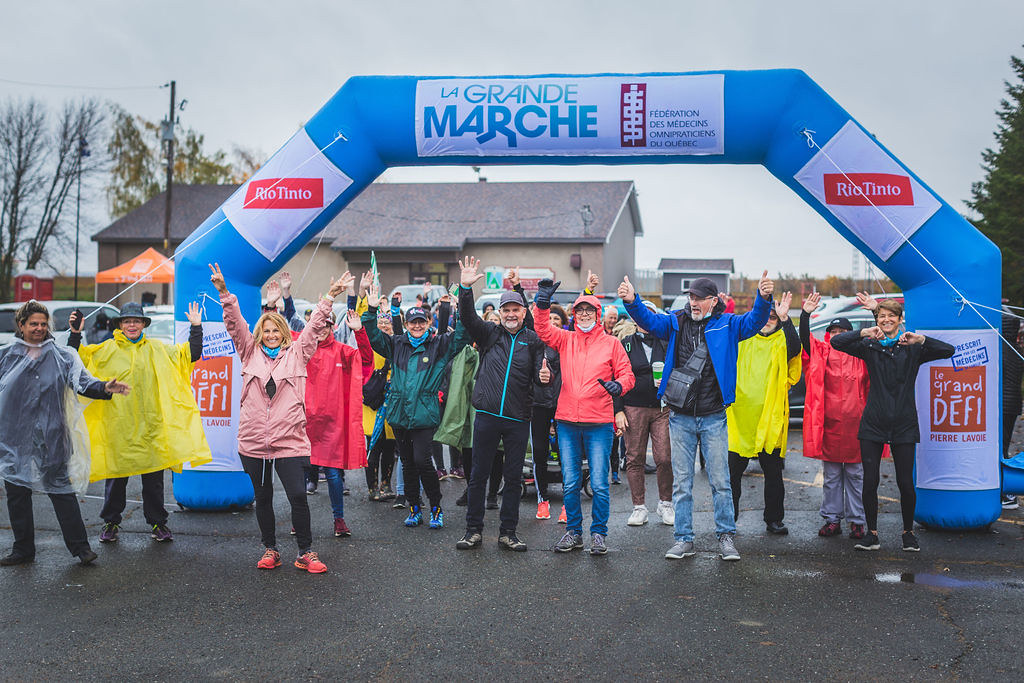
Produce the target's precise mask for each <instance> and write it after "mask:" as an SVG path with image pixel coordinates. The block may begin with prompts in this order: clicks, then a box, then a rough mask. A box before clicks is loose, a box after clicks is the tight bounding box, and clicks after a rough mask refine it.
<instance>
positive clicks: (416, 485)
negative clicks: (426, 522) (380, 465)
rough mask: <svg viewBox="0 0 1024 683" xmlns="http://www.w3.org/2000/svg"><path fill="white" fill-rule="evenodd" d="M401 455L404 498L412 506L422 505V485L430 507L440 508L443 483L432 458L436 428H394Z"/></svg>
mask: <svg viewBox="0 0 1024 683" xmlns="http://www.w3.org/2000/svg"><path fill="white" fill-rule="evenodd" d="M392 429H394V430H395V441H397V442H398V456H399V457H400V458H401V459H402V478H403V479H404V480H405V498H406V500H408V501H409V504H410V506H412V505H416V506H422V504H423V503H422V500H421V499H420V484H421V483H422V484H423V490H424V491H425V492H426V494H427V499H428V500H429V501H430V507H431V508H434V507H439V506H440V505H441V482H439V481H438V479H437V470H435V469H434V462H433V460H432V459H431V455H432V449H433V446H432V445H431V444H432V443H433V440H434V432H435V431H436V429H435V428H433V427H431V428H428V429H402V428H400V427H395V426H394V425H392Z"/></svg>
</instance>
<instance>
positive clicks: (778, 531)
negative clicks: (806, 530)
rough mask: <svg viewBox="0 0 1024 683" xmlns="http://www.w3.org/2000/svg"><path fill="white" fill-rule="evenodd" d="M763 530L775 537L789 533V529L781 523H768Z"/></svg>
mask: <svg viewBox="0 0 1024 683" xmlns="http://www.w3.org/2000/svg"><path fill="white" fill-rule="evenodd" d="M764 528H765V531H767V532H768V533H770V534H775V535H776V536H785V535H786V534H788V533H789V528H788V527H787V526H786V525H785V524H783V523H782V522H768V523H767V524H765V525H764Z"/></svg>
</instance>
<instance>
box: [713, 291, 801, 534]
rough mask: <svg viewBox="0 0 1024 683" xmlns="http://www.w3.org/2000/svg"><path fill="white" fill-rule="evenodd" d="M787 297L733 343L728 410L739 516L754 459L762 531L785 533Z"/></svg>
mask: <svg viewBox="0 0 1024 683" xmlns="http://www.w3.org/2000/svg"><path fill="white" fill-rule="evenodd" d="M792 299H793V295H792V294H791V293H790V292H786V293H785V294H783V295H782V296H781V297H780V298H779V300H778V301H777V302H775V307H774V309H773V310H772V311H771V314H770V315H769V318H768V322H767V323H766V324H765V326H764V327H762V328H761V331H760V332H759V333H758V334H756V335H754V336H753V337H751V338H750V339H746V340H744V341H742V342H740V344H739V357H738V359H737V362H736V402H735V403H733V404H732V405H731V406H729V408H728V417H729V479H730V482H731V484H732V505H733V511H734V512H735V514H736V517H739V515H740V492H741V481H742V478H743V471H744V470H746V469H747V465H748V464H749V463H750V460H751V459H752V458H757V459H758V462H760V464H761V470H762V471H763V472H764V522H765V525H766V528H767V531H768V533H771V534H788V533H789V529H787V528H786V525H785V524H784V523H783V521H782V519H783V517H784V515H785V510H784V501H785V493H786V491H785V487H784V485H783V483H782V470H783V468H784V467H785V457H786V437H787V435H788V432H789V388H790V387H791V386H793V385H794V384H796V383H797V382H799V381H800V369H801V368H800V366H801V362H800V336H799V335H798V334H797V332H796V328H794V327H793V321H792V320H790V319H789V304H790V301H792Z"/></svg>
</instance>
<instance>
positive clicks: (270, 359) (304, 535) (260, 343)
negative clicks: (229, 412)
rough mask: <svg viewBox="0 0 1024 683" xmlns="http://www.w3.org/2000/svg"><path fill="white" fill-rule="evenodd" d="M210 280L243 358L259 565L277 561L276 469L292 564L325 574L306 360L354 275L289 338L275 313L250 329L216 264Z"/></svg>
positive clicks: (243, 447) (244, 443)
mask: <svg viewBox="0 0 1024 683" xmlns="http://www.w3.org/2000/svg"><path fill="white" fill-rule="evenodd" d="M210 270H211V271H212V275H211V276H210V282H212V283H213V286H214V287H216V288H217V291H218V292H219V293H220V303H221V305H222V306H223V307H224V326H225V328H227V332H228V334H229V335H230V336H231V341H233V342H234V344H235V349H236V350H237V351H238V357H239V359H240V360H241V362H242V400H241V408H240V410H239V416H238V454H239V456H240V457H241V460H242V468H243V469H244V470H245V471H246V473H247V474H248V475H249V478H250V479H252V487H253V490H254V491H255V493H256V521H257V522H258V523H259V527H260V534H261V536H262V540H263V545H264V546H265V548H266V550H265V552H264V553H263V557H261V558H260V560H259V562H258V563H257V564H256V566H257V567H259V568H260V569H274V568H275V567H279V566H280V565H281V553H280V552H278V550H277V541H276V538H275V536H274V530H275V520H274V502H273V495H274V472H275V471H276V472H277V476H278V478H280V480H281V484H282V485H283V486H284V490H285V494H286V495H287V496H288V502H289V503H290V504H291V508H292V526H293V527H294V528H295V540H296V541H297V542H298V546H299V555H298V557H296V559H295V563H294V564H295V567H296V568H297V569H302V570H305V571H308V572H310V573H311V574H322V573H323V572H326V571H327V566H326V565H325V564H324V563H323V562H321V561H320V557H319V556H318V555H317V553H315V552H313V549H312V546H313V534H312V532H311V530H310V526H309V504H308V503H307V502H306V485H305V473H304V472H303V469H302V468H303V465H304V464H306V462H307V458H309V456H310V445H309V437H308V436H307V435H306V410H305V395H306V365H307V364H308V363H309V361H310V359H311V358H312V357H313V354H314V353H316V350H317V337H318V336H319V335H320V333H321V332H323V330H324V328H325V327H327V324H328V317H329V316H330V314H331V308H332V306H331V305H332V304H333V303H334V297H335V296H337V295H338V294H340V293H341V292H342V291H343V290H344V289H345V288H346V287H347V286H348V284H349V283H350V282H351V280H352V276H351V275H350V274H349V273H345V274H344V275H343V276H342V277H341V278H339V279H338V281H337V282H332V283H331V288H330V291H329V293H328V294H327V295H325V296H324V297H323V298H322V299H321V300H320V302H319V303H318V304H317V306H316V309H315V310H314V311H313V315H312V316H311V317H310V319H309V323H308V324H307V325H306V328H305V329H304V330H303V331H302V334H300V335H299V338H298V339H297V340H296V341H295V342H294V343H293V342H292V335H291V330H290V329H289V328H288V322H287V321H286V320H285V319H284V318H283V317H282V316H281V315H280V314H279V313H276V312H274V313H264V314H263V315H262V316H260V319H259V320H258V321H257V322H256V327H255V328H254V330H255V331H254V332H250V331H249V326H248V324H247V323H246V322H245V318H243V317H242V312H241V311H240V310H239V308H238V298H237V297H236V296H235V295H234V294H231V293H230V292H228V287H227V284H226V283H225V282H224V275H223V274H222V273H221V271H220V266H219V265H216V264H211V265H210Z"/></svg>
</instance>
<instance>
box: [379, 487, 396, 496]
mask: <svg viewBox="0 0 1024 683" xmlns="http://www.w3.org/2000/svg"><path fill="white" fill-rule="evenodd" d="M394 499H395V492H394V491H392V490H391V484H381V485H380V500H394Z"/></svg>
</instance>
